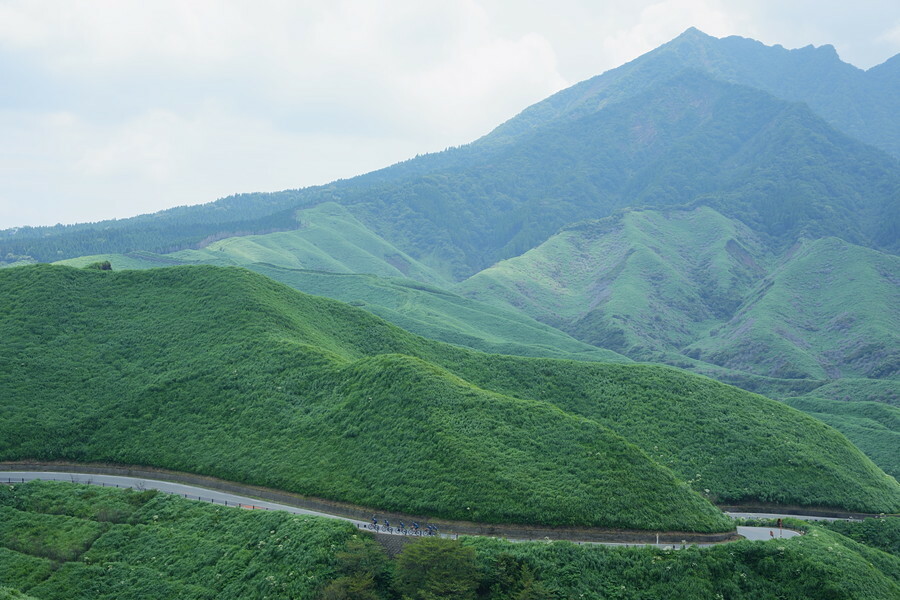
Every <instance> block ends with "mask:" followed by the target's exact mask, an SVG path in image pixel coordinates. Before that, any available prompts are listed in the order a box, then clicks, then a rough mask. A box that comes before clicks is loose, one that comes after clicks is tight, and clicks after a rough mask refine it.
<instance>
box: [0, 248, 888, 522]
mask: <svg viewBox="0 0 900 600" xmlns="http://www.w3.org/2000/svg"><path fill="white" fill-rule="evenodd" d="M0 294H2V296H0V298H2V299H0V340H2V341H0V344H2V346H0V361H2V363H3V364H2V365H0V366H2V368H0V397H2V398H4V402H3V403H2V404H0V457H3V458H6V459H15V458H26V457H32V458H41V459H54V458H57V459H70V460H82V461H98V460H105V461H116V462H124V463H137V464H151V465H157V466H162V467H168V468H174V469H179V470H185V471H193V472H202V473H207V474H211V475H217V476H221V477H224V478H228V479H234V480H240V481H248V482H253V483H258V484H265V485H270V486H274V487H280V488H283V489H289V490H294V491H298V492H301V493H306V494H312V495H319V496H323V497H327V498H336V499H341V500H346V501H350V502H355V503H359V504H363V505H368V506H372V507H376V508H381V509H392V510H400V511H407V512H414V513H419V514H432V515H441V516H446V517H451V518H464V519H465V518H472V519H476V520H483V521H519V522H541V523H555V524H575V523H579V524H591V525H606V526H616V527H635V528H662V529H667V528H668V529H680V528H684V529H692V530H711V529H719V528H722V527H726V528H727V524H726V523H725V521H723V520H722V519H721V518H720V517H719V516H718V515H717V513H716V512H715V510H714V509H713V508H712V507H711V506H710V505H709V504H708V503H706V502H705V501H704V500H703V499H702V498H700V497H699V496H698V495H697V494H696V493H695V492H692V491H691V490H690V488H689V487H688V486H687V485H686V484H685V483H683V480H690V485H691V486H693V488H694V489H695V490H706V489H708V490H709V492H708V493H709V494H710V495H711V496H712V497H717V498H720V499H729V500H734V501H737V500H754V499H755V500H768V501H775V502H783V503H800V504H820V505H832V506H843V507H846V508H848V509H852V510H866V511H868V510H872V511H888V512H889V511H897V510H900V485H898V484H897V482H896V481H895V480H894V479H893V478H890V477H888V476H887V475H885V474H884V473H883V472H881V471H880V470H878V469H877V468H876V467H875V466H874V465H873V464H872V463H871V462H870V461H869V460H868V459H866V458H865V457H864V456H863V455H862V454H861V453H860V452H859V451H858V450H857V449H856V448H854V447H853V446H852V445H851V444H850V443H849V442H848V441H847V440H846V439H845V438H843V437H842V436H841V435H840V434H838V433H837V432H836V431H834V430H833V429H831V428H829V427H827V426H825V425H823V424H821V423H819V422H817V421H815V420H812V419H810V418H809V417H806V416H805V415H803V414H802V413H799V412H797V411H794V410H793V409H790V408H788V407H786V406H784V405H782V404H779V403H777V402H774V401H771V400H768V399H765V398H763V397H760V396H756V395H753V394H749V393H747V392H743V391H741V390H738V389H736V388H732V387H729V386H725V385H722V384H719V383H716V382H714V381H711V380H708V379H705V378H702V377H697V376H694V375H689V374H685V373H681V372H678V371H674V370H672V369H668V368H665V367H654V366H643V365H605V364H599V363H584V362H575V361H559V360H552V359H527V358H516V357H503V356H497V355H488V354H481V353H477V352H471V351H467V350H464V349H460V348H456V347H453V346H448V345H444V344H440V343H437V342H430V341H428V340H425V339H422V338H417V337H414V336H411V335H410V334H407V333H405V332H403V331H402V330H399V329H397V328H395V327H393V326H391V325H389V324H387V323H385V322H384V321H381V320H380V319H377V318H376V317H373V316H371V315H369V314H368V313H365V312H364V311H360V310H357V309H354V308H352V307H349V306H347V305H345V304H341V303H338V302H334V301H330V300H326V299H322V298H316V297H313V296H307V295H304V294H300V293H298V292H295V291H293V290H291V289H289V288H287V287H285V286H283V285H280V284H277V283H275V282H273V281H272V280H270V279H267V278H265V277H262V276H259V275H256V274H253V273H250V272H248V271H245V270H241V269H231V268H229V269H222V268H215V267H181V268H172V269H153V270H147V271H122V272H103V271H98V270H76V269H71V268H68V267H52V266H43V265H39V266H36V267H19V268H16V269H7V270H4V271H0ZM623 433H624V435H625V437H623ZM626 439H627V441H626ZM639 448H640V449H639ZM723 449H726V450H727V451H723ZM698 461H699V462H698ZM663 464H665V465H666V466H662V465H663ZM701 464H702V468H701V469H699V470H698V468H697V467H699V466H701ZM738 464H739V465H740V468H738V466H737V465H738ZM669 467H671V470H670V468H669ZM698 473H699V474H701V475H702V478H697V477H696V474H698ZM704 493H707V492H704Z"/></svg>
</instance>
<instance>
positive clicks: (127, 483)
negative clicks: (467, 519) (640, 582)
mask: <svg viewBox="0 0 900 600" xmlns="http://www.w3.org/2000/svg"><path fill="white" fill-rule="evenodd" d="M32 479H41V480H57V481H69V482H73V483H90V484H94V485H104V486H107V487H120V488H132V489H148V490H150V489H152V490H159V491H161V492H165V493H167V494H177V495H179V496H184V497H186V498H188V499H192V500H201V501H204V502H212V503H215V504H223V505H228V506H240V507H242V508H247V509H257V510H283V511H287V512H290V513H294V514H300V515H314V516H317V517H328V518H330V519H340V520H342V521H348V522H350V523H353V524H355V525H356V526H357V527H366V526H368V525H369V523H368V522H364V521H356V520H354V519H347V518H344V517H339V516H336V515H332V514H328V513H324V512H317V511H313V510H306V509H303V508H297V507H296V506H289V505H286V504H279V503H277V502H270V501H268V500H261V499H259V498H253V497H250V496H240V495H237V494H229V493H227V492H220V491H218V490H212V489H208V488H203V487H197V486H193V485H185V484H182V483H172V482H169V481H161V480H157V479H145V478H141V477H124V476H120V475H92V474H85V473H63V472H53V471H2V472H0V483H15V482H22V481H31V480H32ZM726 514H729V515H730V516H732V517H750V518H764V519H777V518H779V517H780V518H788V517H790V518H794V519H807V520H815V519H817V518H819V517H811V516H802V515H801V516H797V515H776V514H763V513H726ZM829 520H834V519H829ZM737 532H738V534H739V535H742V536H744V537H745V538H747V539H748V540H769V539H773V538H790V537H794V536H796V535H800V534H799V533H798V532H796V531H793V530H791V529H784V530H779V529H777V528H770V527H743V526H742V527H738V528H737ZM515 541H519V540H515ZM592 543H593V542H592ZM596 543H600V544H603V545H607V546H630V545H637V546H644V545H646V544H623V543H615V542H596ZM698 545H700V546H712V545H715V544H698ZM664 547H674V546H672V545H668V546H664Z"/></svg>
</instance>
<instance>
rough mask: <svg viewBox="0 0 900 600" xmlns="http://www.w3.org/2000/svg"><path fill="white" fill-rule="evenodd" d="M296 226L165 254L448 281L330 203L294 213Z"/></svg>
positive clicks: (185, 258)
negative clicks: (286, 229) (282, 230)
mask: <svg viewBox="0 0 900 600" xmlns="http://www.w3.org/2000/svg"><path fill="white" fill-rule="evenodd" d="M296 218H297V220H298V222H299V223H300V227H299V229H295V230H293V231H285V232H280V233H270V234H267V235H256V236H244V237H231V238H227V239H224V240H221V241H217V242H213V243H212V244H210V245H209V246H206V247H205V248H203V249H202V250H182V251H181V252H175V253H172V254H169V255H167V256H168V257H170V258H173V259H176V260H180V261H182V262H185V263H206V264H218V265H238V266H248V265H251V264H254V263H267V264H275V265H279V266H283V267H288V268H293V269H310V270H317V271H328V272H331V273H371V274H373V275H380V276H382V277H408V278H410V279H415V280H418V281H423V282H427V283H437V284H440V283H447V281H446V280H444V279H443V278H442V277H441V276H440V275H438V274H437V273H435V272H434V271H432V270H431V269H429V268H428V267H426V266H424V265H422V264H421V263H419V262H418V261H416V260H415V259H413V258H410V257H409V256H408V255H406V254H405V253H403V252H401V251H400V250H398V249H397V248H395V247H394V246H392V245H391V244H389V243H387V242H386V241H385V240H384V239H382V238H380V237H378V236H377V235H376V234H375V233H373V232H372V231H370V230H369V229H368V228H367V227H366V226H365V225H363V224H362V223H360V222H359V221H358V220H356V219H355V218H354V217H353V216H351V215H350V214H349V213H348V212H347V210H346V209H344V208H343V207H342V206H340V205H339V204H335V203H334V202H326V203H324V204H320V205H318V206H316V207H315V208H310V209H307V210H301V211H298V212H297V215H296Z"/></svg>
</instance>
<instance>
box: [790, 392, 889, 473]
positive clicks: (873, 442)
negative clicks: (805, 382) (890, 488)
mask: <svg viewBox="0 0 900 600" xmlns="http://www.w3.org/2000/svg"><path fill="white" fill-rule="evenodd" d="M895 383H896V382H895ZM785 403H787V404H788V406H792V407H794V408H796V409H798V410H802V411H803V412H805V413H806V414H809V415H812V416H814V417H816V418H817V419H819V420H821V421H824V422H825V423H828V424H829V425H831V426H832V427H834V428H835V429H837V430H838V431H840V432H841V433H843V434H844V435H845V436H847V439H849V440H850V441H851V442H853V443H854V445H856V447H857V448H859V449H860V450H862V451H863V452H865V453H866V455H867V456H869V457H870V458H871V459H872V461H873V462H874V463H875V464H876V465H878V466H879V467H881V469H882V470H884V472H885V473H887V474H888V475H891V476H893V477H895V478H898V479H900V451H898V449H900V408H897V407H896V406H891V405H890V404H884V403H881V402H840V401H837V400H827V399H825V398H817V397H815V396H814V392H813V393H812V394H808V395H806V396H801V397H799V398H787V399H785Z"/></svg>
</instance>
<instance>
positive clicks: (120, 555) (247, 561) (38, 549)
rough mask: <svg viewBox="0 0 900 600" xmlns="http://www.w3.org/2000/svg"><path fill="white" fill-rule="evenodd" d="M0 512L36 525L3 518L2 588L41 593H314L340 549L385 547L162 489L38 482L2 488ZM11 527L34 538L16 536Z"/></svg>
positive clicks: (332, 529) (324, 525)
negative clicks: (13, 539)
mask: <svg viewBox="0 0 900 600" xmlns="http://www.w3.org/2000/svg"><path fill="white" fill-rule="evenodd" d="M0 510H3V511H4V516H7V517H8V516H12V518H14V519H16V521H17V522H26V523H29V524H30V525H29V527H28V529H27V530H26V529H22V528H20V527H18V526H17V525H16V524H12V525H10V521H9V520H8V519H7V518H4V519H2V520H0V528H2V531H3V532H4V533H0V585H5V586H8V587H10V588H12V589H14V590H20V591H22V592H25V593H27V594H29V595H33V596H34V597H36V598H41V599H43V600H50V599H53V598H60V599H62V598H65V599H66V600H69V599H75V598H90V599H100V598H116V599H127V598H203V599H207V598H264V597H278V598H315V597H316V596H317V593H318V591H319V590H320V588H321V587H322V586H323V585H324V583H325V582H327V581H329V580H331V579H332V578H334V577H335V576H336V574H337V571H338V569H339V565H340V561H339V555H340V554H341V553H342V552H343V553H346V552H351V551H354V550H355V551H357V552H358V551H359V549H360V548H362V550H363V551H367V550H371V549H374V550H375V551H376V552H379V551H380V548H378V546H377V545H376V544H375V542H373V541H372V540H371V539H369V538H367V537H360V536H358V535H357V530H356V528H355V527H353V526H352V525H349V524H347V523H344V522H341V521H335V520H329V519H319V518H314V517H305V516H294V515H290V514H288V513H282V512H269V511H246V510H241V509H237V508H232V509H229V508H225V507H222V506H214V505H207V504H202V503H199V502H191V501H189V500H184V499H183V498H179V497H177V496H168V495H166V494H157V493H156V492H155V491H148V492H134V491H130V490H117V489H104V488H97V487H94V486H87V485H75V484H69V483H62V482H32V483H28V484H23V485H15V486H0ZM112 512H115V513H117V514H119V515H120V518H119V519H117V520H116V521H114V522H113V521H106V520H102V515H103V514H104V513H112ZM60 524H65V527H64V528H61V527H60ZM10 529H11V530H12V534H13V535H18V536H19V538H20V539H21V538H23V537H25V536H28V538H29V540H31V541H30V544H27V545H26V544H23V543H22V542H21V541H20V542H14V543H10V535H9V531H10ZM17 532H18V533H17ZM87 532H90V533H87ZM61 549H65V550H66V552H64V553H62V554H60V552H59V550H61ZM70 549H73V550H77V551H75V552H69V550H70ZM0 589H2V588H0ZM0 597H2V596H0ZM10 597H11V598H17V596H16V595H11V596H10Z"/></svg>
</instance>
